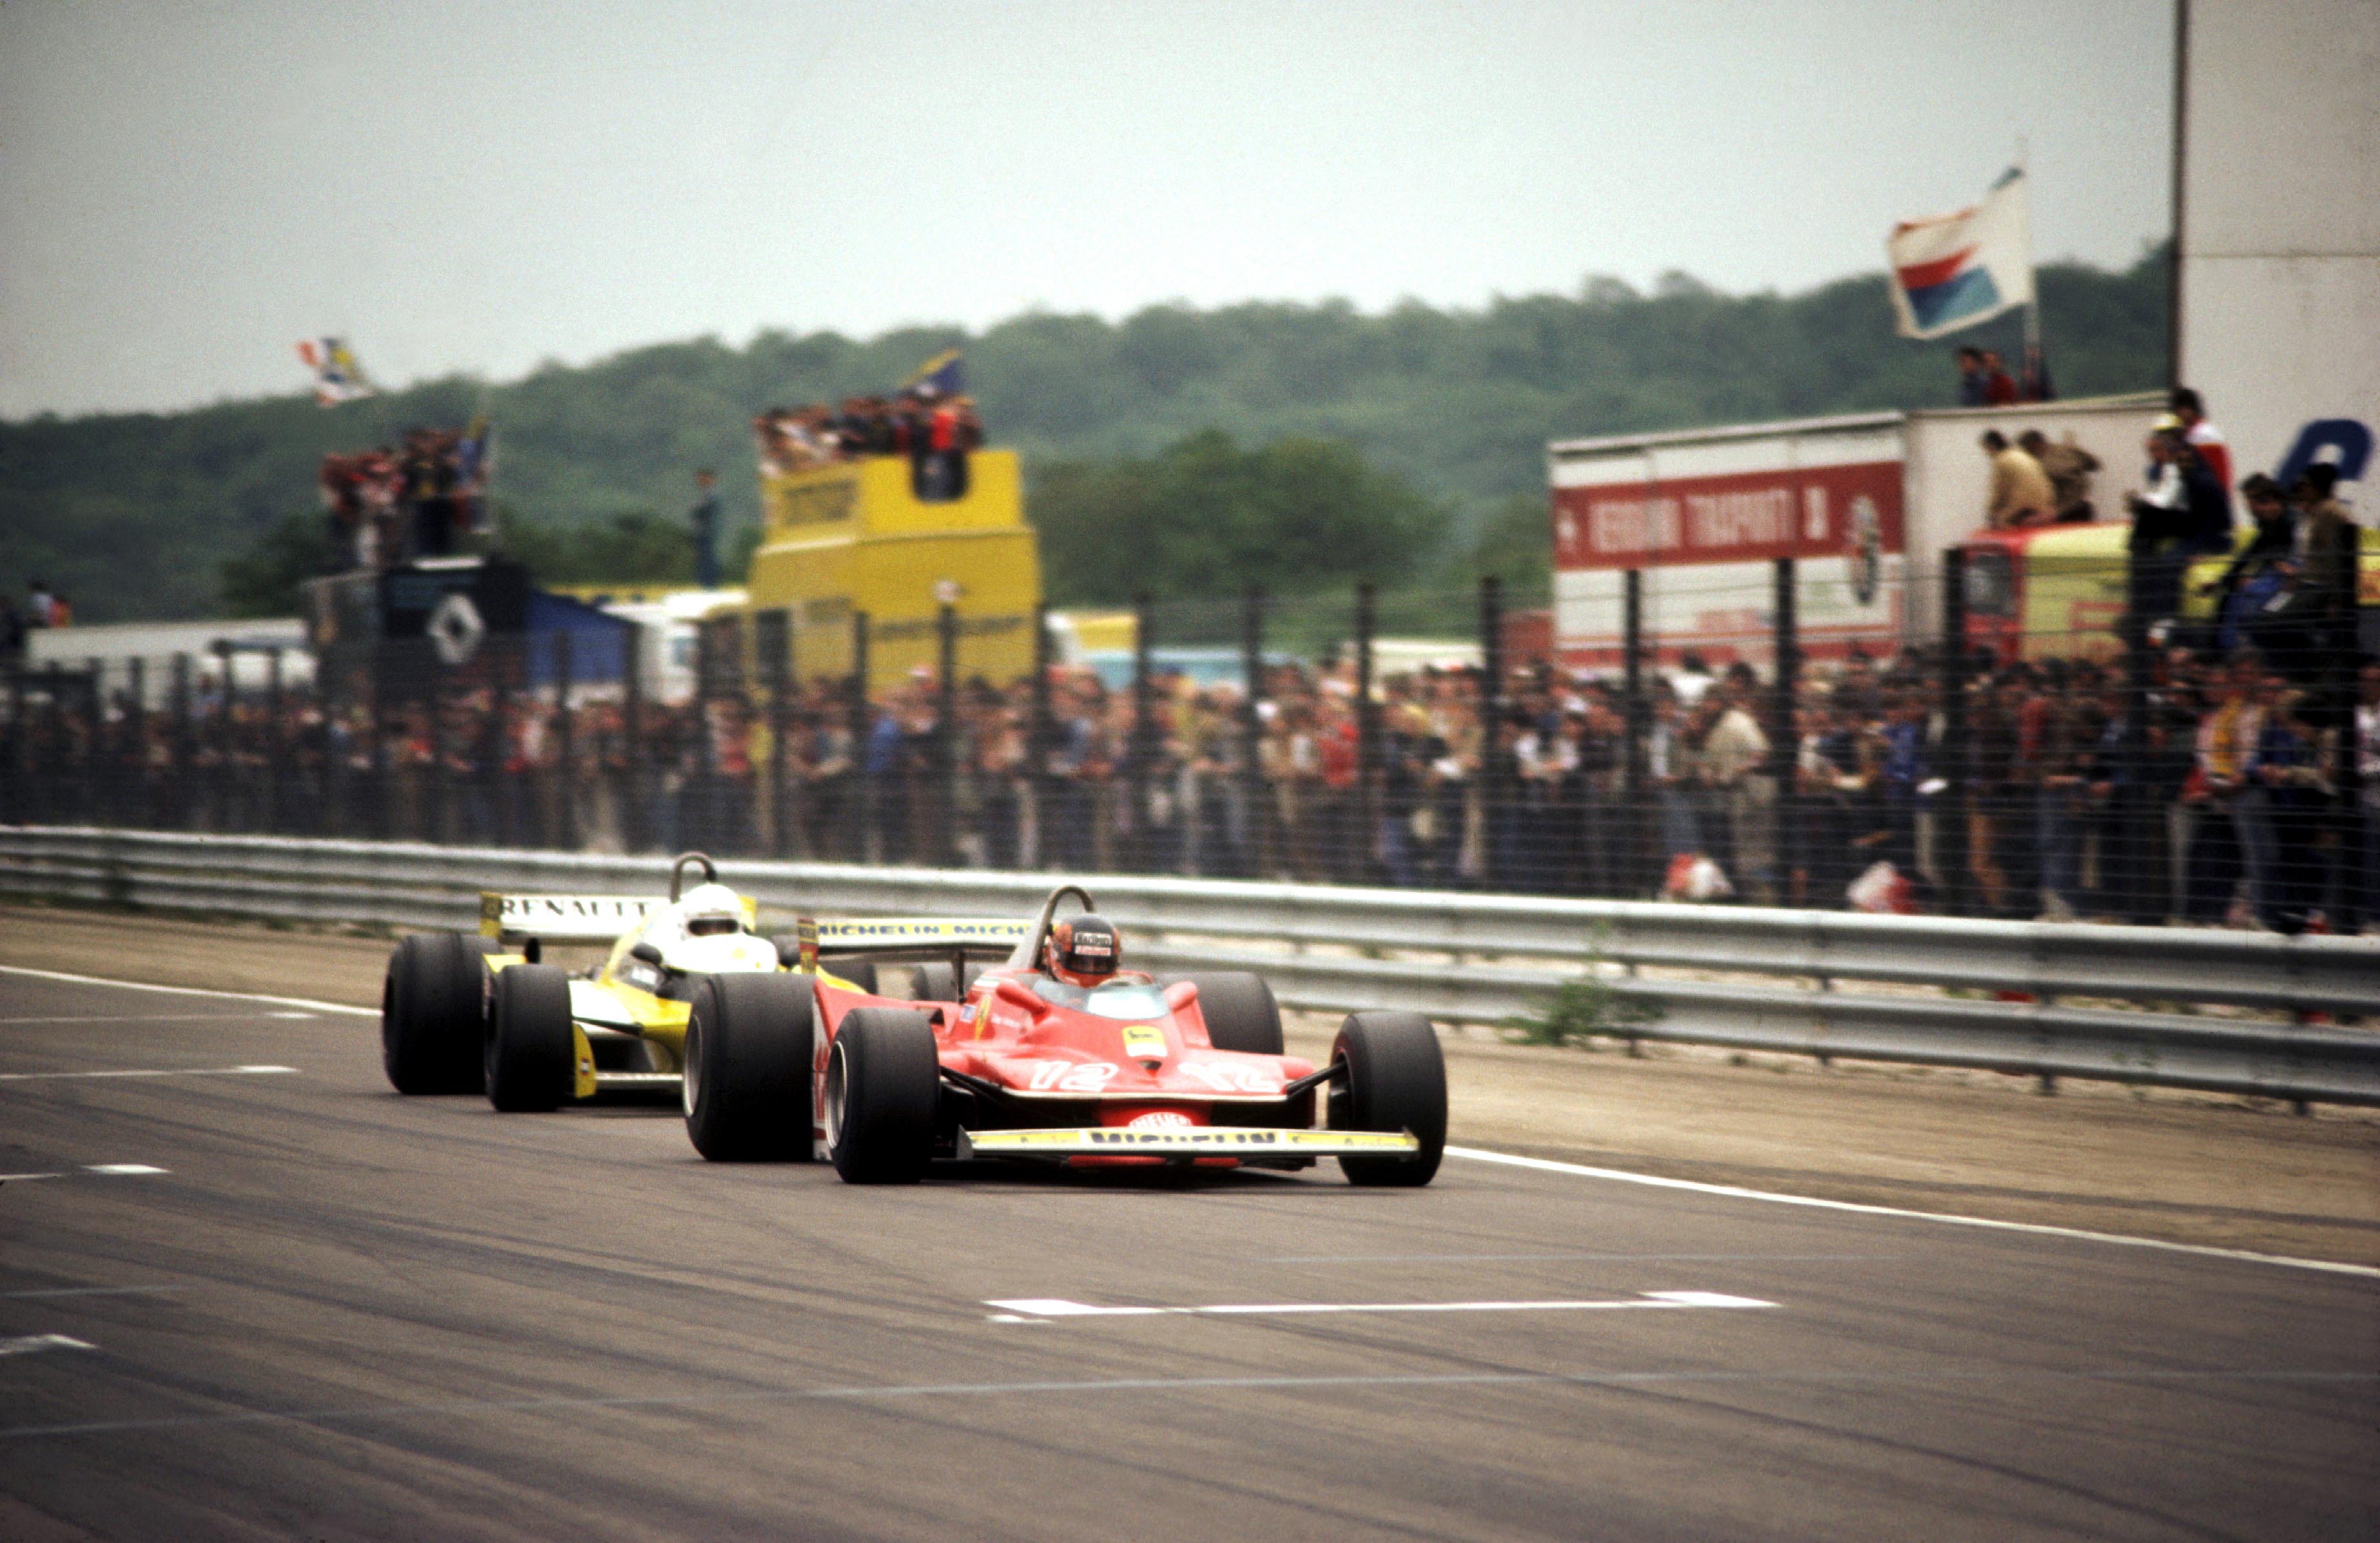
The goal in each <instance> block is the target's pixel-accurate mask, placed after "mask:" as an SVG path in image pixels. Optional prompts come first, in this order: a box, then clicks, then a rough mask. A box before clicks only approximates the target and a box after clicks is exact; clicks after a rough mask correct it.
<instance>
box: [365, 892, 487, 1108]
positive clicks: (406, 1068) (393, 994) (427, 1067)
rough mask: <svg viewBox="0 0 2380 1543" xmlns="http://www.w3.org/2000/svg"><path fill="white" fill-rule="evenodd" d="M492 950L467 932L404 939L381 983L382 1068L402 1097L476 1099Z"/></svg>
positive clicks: (397, 947) (391, 1084)
mask: <svg viewBox="0 0 2380 1543" xmlns="http://www.w3.org/2000/svg"><path fill="white" fill-rule="evenodd" d="M491 947H492V944H491V943H490V942H488V940H487V939H485V938H474V937H470V936H468V935H466V934H464V933H461V932H416V933H414V934H412V935H411V936H410V937H407V938H403V939H400V940H398V942H397V945H396V948H395V951H394V952H392V953H391V954H389V956H388V974H387V976H386V977H385V978H383V980H382V982H381V993H380V1046H381V1063H382V1064H383V1066H384V1067H385V1068H386V1069H387V1071H388V1081H389V1086H390V1087H395V1089H396V1090H397V1091H398V1092H400V1093H476V1092H478V1091H479V1090H480V1034H481V1032H482V1031H483V1029H484V1028H485V1026H486V1022H487V1012H488V1008H487V1002H488V970H487V966H485V965H483V964H482V963H480V956H481V955H482V954H485V953H487V952H488V951H489V949H490V948H491Z"/></svg>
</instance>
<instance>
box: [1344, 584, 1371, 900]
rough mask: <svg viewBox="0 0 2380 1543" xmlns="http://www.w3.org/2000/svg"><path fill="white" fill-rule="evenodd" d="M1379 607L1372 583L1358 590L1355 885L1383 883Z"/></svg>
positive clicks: (1349, 866) (1351, 857)
mask: <svg viewBox="0 0 2380 1543" xmlns="http://www.w3.org/2000/svg"><path fill="white" fill-rule="evenodd" d="M1377 605H1378V595H1377V594H1376V593H1375V592H1374V590H1373V588H1372V584H1371V581H1370V580H1369V579H1366V580H1365V581H1363V582H1362V583H1359V584H1357V585H1356V586H1355V807H1354V810H1353V811H1352V813H1353V815H1354V830H1353V831H1351V832H1348V847H1349V850H1348V852H1347V853H1346V861H1345V865H1344V868H1343V872H1344V873H1345V876H1346V878H1347V879H1348V881H1350V882H1353V883H1369V882H1374V881H1377V880H1378V877H1379V874H1378V858H1377V857H1376V855H1375V854H1376V852H1377V850H1378V844H1379V839H1380V803H1379V781H1380V779H1379V768H1380V714H1379V709H1378V706H1377V705H1376V704H1375V703H1374V702H1373V700H1372V635H1373V632H1374V630H1375V629H1376V628H1377V627H1378V620H1379V618H1378V614H1377V610H1376V607H1377Z"/></svg>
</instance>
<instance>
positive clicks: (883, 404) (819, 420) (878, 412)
mask: <svg viewBox="0 0 2380 1543" xmlns="http://www.w3.org/2000/svg"><path fill="white" fill-rule="evenodd" d="M752 431H753V432H754V434H755V435H756V436H758V438H759V446H760V475H761V476H763V477H776V476H783V475H784V474H786V473H789V472H795V471H807V470H808V469H810V468H813V467H820V466H832V465H834V464H836V463H838V462H843V461H856V460H859V459H861V458H863V457H865V456H906V457H907V458H908V461H909V465H910V474H911V478H912V480H913V481H914V483H915V486H916V490H917V496H918V497H919V498H921V499H925V500H928V501H929V502H930V501H935V500H946V499H956V498H963V497H965V494H966V465H967V462H966V455H967V452H968V451H970V450H974V449H977V447H979V446H980V445H981V444H982V443H983V419H982V418H981V416H980V415H979V414H978V413H977V410H976V405H975V398H974V397H972V396H968V395H964V394H955V393H954V394H950V395H944V394H942V393H940V392H938V391H936V390H935V389H934V388H933V387H931V386H927V385H919V386H913V387H911V388H909V389H907V390H905V391H903V392H902V393H900V394H899V395H896V396H893V397H892V398H891V399H889V400H888V399H887V398H885V397H882V396H847V397H845V398H844V401H843V405H842V406H841V407H835V406H832V404H829V403H824V402H814V403H811V404H810V405H809V406H807V407H771V408H770V409H769V410H768V411H767V412H764V413H762V414H760V415H759V417H758V418H756V419H753V420H752Z"/></svg>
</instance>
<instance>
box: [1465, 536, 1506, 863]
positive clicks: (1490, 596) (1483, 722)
mask: <svg viewBox="0 0 2380 1543" xmlns="http://www.w3.org/2000/svg"><path fill="white" fill-rule="evenodd" d="M1503 739H1504V586H1503V584H1502V583H1501V582H1500V580H1498V578H1497V577H1496V576H1495V575H1494V574H1489V575H1488V577H1485V578H1482V579H1481V580H1480V581H1479V810H1480V816H1481V820H1482V822H1483V823H1484V824H1485V826H1486V827H1487V829H1486V832H1485V836H1486V839H1485V840H1484V841H1483V842H1482V843H1481V854H1480V859H1481V862H1480V866H1481V875H1480V876H1481V878H1482V879H1483V880H1485V881H1486V882H1487V884H1488V888H1490V889H1493V888H1495V887H1496V886H1497V885H1498V884H1500V882H1502V881H1505V880H1506V878H1507V877H1508V876H1507V875H1506V874H1505V873H1504V872H1503V869H1504V866H1505V865H1504V861H1503V857H1504V853H1503V851H1502V850H1501V848H1502V846H1503V837H1504V822H1505V820H1506V818H1507V815H1508V813H1509V811H1508V810H1507V809H1506V808H1505V804H1506V800H1507V799H1508V798H1509V797H1510V796H1511V790H1510V788H1509V787H1508V786H1507V785H1506V778H1505V776H1504V771H1505V762H1506V759H1507V752H1506V750H1505V748H1504V744H1503ZM1456 839H1457V841H1458V842H1459V841H1460V839H1461V837H1460V832H1458V833H1457V838H1456ZM1458 849H1459V848H1458Z"/></svg>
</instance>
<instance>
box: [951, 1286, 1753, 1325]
mask: <svg viewBox="0 0 2380 1543" xmlns="http://www.w3.org/2000/svg"><path fill="white" fill-rule="evenodd" d="M984 1306H987V1307H1000V1308H1003V1309H1005V1311H1003V1312H1002V1313H999V1314H997V1315H995V1316H994V1317H993V1318H991V1320H990V1321H992V1322H994V1323H1022V1322H1027V1321H1030V1320H1032V1319H1035V1318H1039V1319H1043V1320H1050V1319H1055V1318H1157V1317H1161V1316H1164V1315H1166V1314H1199V1315H1207V1316H1214V1317H1224V1316H1230V1317H1255V1316H1263V1317H1271V1316H1274V1315H1276V1314H1287V1313H1574V1312H1598V1311H1600V1312H1614V1311H1623V1310H1626V1309H1630V1308H1638V1309H1642V1308H1655V1309H1658V1308H1677V1307H1774V1306H1777V1304H1776V1303H1774V1302H1763V1301H1761V1300H1760V1299H1759V1298H1757V1297H1753V1296H1730V1295H1728V1294H1726V1293H1724V1292H1716V1291H1648V1292H1645V1293H1644V1294H1641V1295H1640V1296H1637V1297H1634V1298H1630V1299H1624V1300H1618V1301H1604V1302H1559V1301H1548V1302H1265V1303H1221V1304H1217V1305H1214V1306H1204V1307H1099V1306H1092V1305H1091V1304H1089V1303H1087V1302H1069V1301H1067V1300H1066V1299H1065V1298H1063V1297H1059V1296H1018V1297H1008V1298H1001V1299H992V1300H988V1301H986V1302H985V1303H984Z"/></svg>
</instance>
